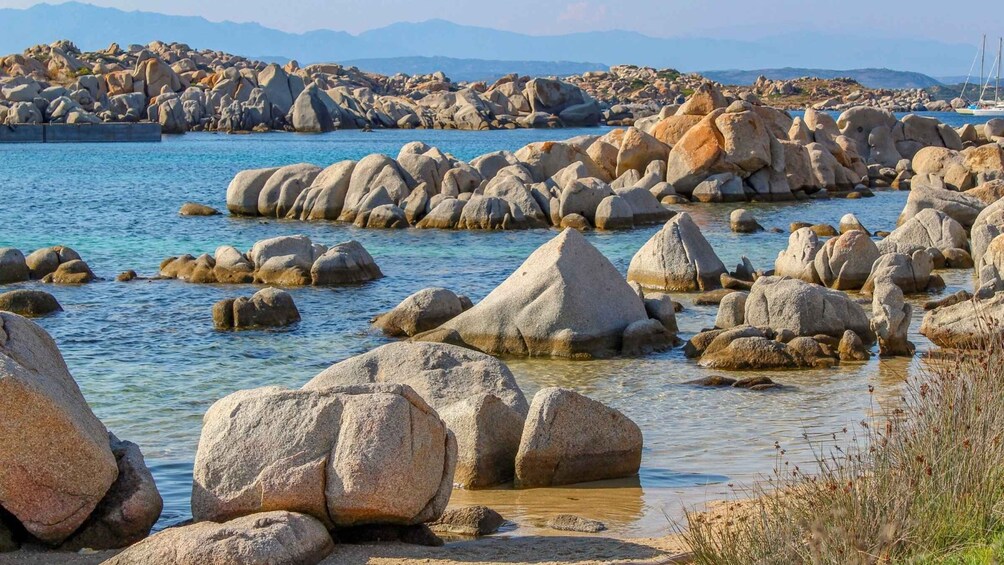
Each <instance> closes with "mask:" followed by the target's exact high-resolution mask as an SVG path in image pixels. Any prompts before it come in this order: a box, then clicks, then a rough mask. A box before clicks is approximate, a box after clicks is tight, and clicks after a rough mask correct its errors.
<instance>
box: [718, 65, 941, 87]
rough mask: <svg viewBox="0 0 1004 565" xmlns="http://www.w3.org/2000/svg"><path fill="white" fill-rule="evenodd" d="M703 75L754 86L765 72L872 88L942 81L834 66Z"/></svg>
mask: <svg viewBox="0 0 1004 565" xmlns="http://www.w3.org/2000/svg"><path fill="white" fill-rule="evenodd" d="M701 74H703V75H704V76H706V77H708V78H710V79H712V80H715V81H718V82H720V83H722V84H735V85H750V84H753V83H754V82H756V79H757V77H759V76H761V75H763V76H765V77H767V78H769V79H771V80H793V79H796V78H801V77H816V78H825V79H833V78H852V79H854V80H856V81H857V82H859V83H861V85H862V86H866V87H868V88H895V89H903V88H931V87H932V86H938V85H940V84H941V83H940V82H939V81H938V80H937V79H934V78H932V77H929V76H927V75H925V74H921V73H911V72H907V71H894V70H891V69H851V70H847V71H835V70H832V69H802V68H792V67H786V68H783V69H759V70H753V71H704V72H702V73H701Z"/></svg>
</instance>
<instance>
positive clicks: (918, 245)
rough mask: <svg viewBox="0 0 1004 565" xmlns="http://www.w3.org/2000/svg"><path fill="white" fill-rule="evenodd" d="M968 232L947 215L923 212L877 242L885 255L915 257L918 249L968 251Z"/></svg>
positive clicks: (932, 211)
mask: <svg viewBox="0 0 1004 565" xmlns="http://www.w3.org/2000/svg"><path fill="white" fill-rule="evenodd" d="M967 239H968V238H967V237H966V229H965V228H964V227H962V224H960V223H959V222H957V221H955V220H954V219H953V218H952V217H951V216H949V215H948V214H946V213H944V212H941V211H939V210H934V209H930V208H927V209H924V210H921V211H920V212H918V213H917V214H916V215H915V216H913V217H912V218H910V219H909V220H908V221H906V222H905V223H904V224H903V225H901V226H899V227H898V228H896V229H895V230H893V231H892V233H891V234H889V235H888V236H886V237H885V239H883V240H882V241H879V242H878V248H879V250H880V251H881V252H882V253H894V252H896V253H907V254H913V252H914V251H916V250H917V249H929V248H931V247H934V248H936V249H940V250H941V251H947V250H949V249H965V248H966V245H967Z"/></svg>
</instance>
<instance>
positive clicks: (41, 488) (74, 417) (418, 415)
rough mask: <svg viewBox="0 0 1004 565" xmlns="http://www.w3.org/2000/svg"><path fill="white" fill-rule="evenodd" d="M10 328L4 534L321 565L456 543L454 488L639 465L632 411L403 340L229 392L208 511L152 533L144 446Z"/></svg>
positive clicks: (483, 523)
mask: <svg viewBox="0 0 1004 565" xmlns="http://www.w3.org/2000/svg"><path fill="white" fill-rule="evenodd" d="M279 292H281V291H279ZM0 330H2V331H0V337H2V339H0V356H2V357H3V359H4V361H5V367H6V368H5V369H4V370H3V373H2V375H0V388H2V389H3V391H2V392H3V394H2V395H0V404H2V405H3V406H2V408H3V413H4V415H5V418H6V426H7V427H6V430H7V432H8V434H7V436H8V438H13V439H14V441H7V442H3V443H2V445H0V452H2V453H0V456H2V458H3V461H4V462H5V465H4V466H3V467H2V468H0V504H2V505H3V508H4V509H5V511H6V513H5V514H4V518H3V520H5V522H0V530H2V531H3V532H4V533H5V534H6V533H11V532H13V533H12V534H11V535H12V536H13V537H12V540H13V543H14V544H15V545H14V548H16V544H17V543H20V542H35V543H37V542H43V543H45V544H49V545H52V546H58V547H60V548H62V549H73V550H76V549H80V548H91V549H105V548H119V547H125V546H129V545H131V547H129V548H128V549H127V550H126V551H124V552H122V553H121V554H119V555H117V556H116V557H114V558H113V559H112V560H111V561H110V562H111V563H120V564H127V563H150V562H158V561H159V560H163V559H168V560H170V561H171V562H172V563H185V564H188V563H191V564H195V563H200V564H201V563H224V562H230V560H233V559H237V560H254V561H255V562H298V563H316V562H318V561H319V560H321V559H323V558H324V557H325V556H327V555H328V554H329V553H330V552H331V551H332V548H333V538H334V539H374V538H378V539H388V536H390V537H395V538H397V539H402V540H410V541H420V542H422V543H441V542H438V540H437V539H436V538H435V536H433V535H432V534H431V533H429V532H428V530H427V529H425V524H428V523H433V522H437V521H438V520H440V518H441V517H442V516H443V513H444V510H445V508H446V504H447V502H448V500H449V497H450V492H451V491H452V488H453V485H454V484H455V483H456V484H458V485H460V486H462V487H466V488H483V487H490V486H495V485H499V484H504V483H507V482H512V481H515V483H516V485H517V486H519V487H535V486H548V485H562V484H571V483H580V482H587V481H593V480H599V479H608V478H617V477H624V476H631V475H635V474H637V472H638V469H639V466H640V461H641V450H642V437H641V432H640V431H639V429H638V426H637V425H635V424H634V422H632V421H631V420H630V419H628V418H627V417H626V416H624V415H623V414H621V413H620V412H619V411H617V410H614V409H612V408H609V407H607V406H604V405H603V404H601V403H599V402H596V401H594V400H590V399H588V398H586V397H584V396H582V395H580V394H578V393H575V392H572V391H569V390H564V389H558V388H545V389H543V390H541V391H539V392H538V393H537V394H536V395H535V396H534V398H533V401H532V402H531V403H528V402H527V399H526V397H525V396H524V395H523V392H522V391H521V390H520V388H519V386H518V385H517V384H516V381H515V379H514V378H513V376H512V373H511V372H510V371H509V369H508V368H507V367H506V366H505V364H503V363H502V362H501V361H499V360H498V359H496V358H494V357H491V356H489V355H486V354H483V353H479V352H475V351H471V350H469V349H465V348H461V347H456V346H452V345H447V344H435V343H414V342H400V343H394V344H390V345H386V346H383V347H380V348H378V349H375V350H373V351H371V352H369V353H366V354H363V355H360V356H357V357H353V358H349V359H346V360H345V361H342V362H340V363H336V364H335V365H332V366H331V367H329V368H328V369H326V370H325V371H323V372H322V373H320V374H319V375H317V376H316V377H315V378H314V379H312V380H311V381H310V382H308V383H307V384H306V385H305V386H304V387H303V388H302V389H284V388H280V387H275V386H271V387H264V388H258V389H252V390H243V391H238V392H235V393H233V394H231V395H229V396H226V397H224V398H222V399H220V400H219V401H217V402H216V403H215V404H214V405H213V406H212V407H210V408H209V410H208V411H207V412H206V415H205V418H204V422H203V429H202V435H201V438H200V440H199V447H198V451H197V454H196V458H195V468H194V484H193V489H192V513H193V517H194V522H193V523H192V524H190V525H185V526H180V527H175V528H170V529H167V530H164V531H162V532H160V533H158V534H156V535H154V536H152V537H149V538H146V536H147V535H148V533H149V531H150V528H151V526H152V525H153V523H154V522H155V521H156V520H157V518H158V517H159V515H160V510H161V506H162V502H161V498H160V495H159V494H158V492H157V489H156V485H155V484H154V482H153V479H152V477H151V476H150V473H149V471H148V470H147V469H146V467H145V465H144V463H143V458H142V455H141V454H140V452H139V449H138V447H136V446H135V445H134V444H131V443H129V442H123V441H120V440H118V439H117V438H115V436H113V435H111V434H109V433H108V432H107V430H105V428H104V426H103V425H101V422H99V421H98V420H97V419H96V418H95V417H94V415H93V414H92V413H91V412H90V409H89V408H88V407H87V404H86V402H85V401H84V399H83V397H82V396H81V394H80V392H79V390H78V389H77V387H76V384H75V382H74V381H73V379H72V377H71V376H70V374H69V372H68V371H67V370H66V366H65V364H64V363H63V361H62V357H61V356H60V354H59V350H58V349H57V348H56V345H55V344H54V343H53V341H52V339H51V338H49V336H48V335H47V334H46V333H45V332H44V331H43V330H42V329H41V328H39V327H38V326H36V325H35V324H33V323H32V322H30V321H28V320H26V319H24V318H21V317H19V316H16V315H13V314H9V313H0ZM40 423H44V425H41V424H40ZM251 453H253V454H254V457H250V458H249V457H248V454H251ZM557 462H561V464H560V465H559V464H557ZM493 516H495V518H493ZM473 518H476V520H473V522H474V523H475V525H476V526H477V532H475V533H478V532H481V533H490V532H491V531H494V529H496V528H497V527H498V525H499V524H500V523H501V518H497V514H495V513H493V512H490V511H488V512H487V513H486V512H477V513H474V515H473ZM11 520H16V523H14V522H12V521H11ZM449 520H451V521H458V520H459V521H460V522H464V520H460V519H459V518H457V517H455V516H454V517H452V518H449ZM467 521H471V520H467ZM440 523H441V522H440ZM491 524H494V526H491ZM416 528H417V529H416ZM483 530H487V531H483ZM423 532H425V533H423ZM144 538H146V539H144ZM132 544H134V545H132ZM5 549H10V548H8V547H6V546H5Z"/></svg>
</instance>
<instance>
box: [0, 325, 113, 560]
mask: <svg viewBox="0 0 1004 565" xmlns="http://www.w3.org/2000/svg"><path fill="white" fill-rule="evenodd" d="M0 413H2V414H3V419H4V433H3V439H2V440H0V461H3V462H4V464H3V465H0V506H2V507H3V508H4V509H5V510H6V511H7V512H9V513H10V514H11V515H12V516H13V517H14V518H16V519H17V520H18V522H20V524H21V525H22V526H23V527H24V528H25V530H27V531H28V533H30V534H31V535H33V536H35V537H36V538H38V539H40V540H42V541H44V542H47V543H51V544H58V543H60V542H62V541H64V540H66V539H67V538H68V537H70V535H71V534H73V532H74V531H76V530H77V529H78V528H79V527H80V526H81V524H83V523H84V521H85V520H86V519H87V518H88V516H90V515H91V513H92V511H94V509H95V507H97V505H98V503H99V502H101V500H102V498H104V497H105V494H106V493H108V491H109V489H110V488H111V486H112V484H113V483H115V480H116V479H117V478H118V474H119V469H118V465H117V464H116V459H115V455H114V454H113V453H112V450H111V448H110V447H109V444H108V431H107V430H106V429H105V427H104V425H102V424H101V422H100V421H99V420H98V419H97V418H96V417H95V416H94V414H93V413H92V412H91V409H90V408H89V407H88V406H87V402H86V401H85V400H84V397H83V395H82V394H81V393H80V389H79V388H78V387H77V384H76V382H74V380H73V377H72V376H70V372H69V370H68V369H67V367H66V363H64V362H63V357H62V355H60V353H59V349H58V348H57V347H56V344H55V342H53V340H52V338H51V337H49V335H48V334H47V333H45V331H44V330H43V329H42V328H40V327H38V326H37V325H35V324H34V323H32V322H30V321H28V320H26V319H25V318H22V317H20V316H17V315H15V314H10V313H7V312H0Z"/></svg>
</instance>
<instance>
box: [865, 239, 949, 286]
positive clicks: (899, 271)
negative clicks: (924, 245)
mask: <svg viewBox="0 0 1004 565" xmlns="http://www.w3.org/2000/svg"><path fill="white" fill-rule="evenodd" d="M933 271H934V259H933V258H932V257H931V254H930V253H929V252H928V251H927V250H926V249H918V250H916V251H914V252H913V253H912V254H910V255H907V254H905V253H885V254H883V255H881V256H880V257H879V258H878V259H876V260H875V263H874V264H872V272H871V274H869V275H868V280H867V281H865V285H864V286H863V287H861V292H863V293H865V294H871V293H872V291H873V290H874V289H875V287H876V285H877V284H878V282H879V281H882V280H886V281H888V282H890V283H892V284H894V285H896V286H898V287H899V288H900V290H902V291H903V292H904V293H906V294H915V293H918V292H924V291H925V290H927V287H928V285H929V284H930V282H931V274H932V272H933Z"/></svg>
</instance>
